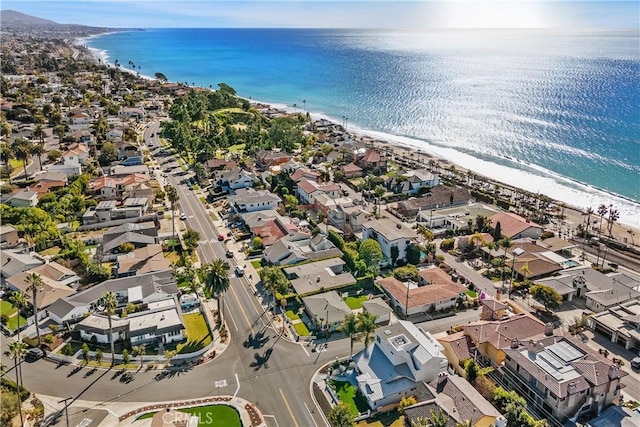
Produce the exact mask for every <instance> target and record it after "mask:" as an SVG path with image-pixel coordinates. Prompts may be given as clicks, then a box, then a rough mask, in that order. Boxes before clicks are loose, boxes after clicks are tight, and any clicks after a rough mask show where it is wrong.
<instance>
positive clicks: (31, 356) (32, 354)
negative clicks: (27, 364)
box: [25, 347, 44, 361]
mask: <svg viewBox="0 0 640 427" xmlns="http://www.w3.org/2000/svg"><path fill="white" fill-rule="evenodd" d="M43 357H44V351H42V350H41V349H39V348H37V347H34V348H30V349H29V350H27V354H26V356H25V359H26V360H27V361H29V360H32V361H36V360H38V359H42V358H43Z"/></svg>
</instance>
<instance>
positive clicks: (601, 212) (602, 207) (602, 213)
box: [597, 203, 609, 234]
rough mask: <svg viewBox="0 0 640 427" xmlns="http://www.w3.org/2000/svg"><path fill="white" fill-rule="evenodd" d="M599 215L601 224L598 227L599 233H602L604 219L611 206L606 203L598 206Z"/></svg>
mask: <svg viewBox="0 0 640 427" xmlns="http://www.w3.org/2000/svg"><path fill="white" fill-rule="evenodd" d="M597 212H598V215H599V216H600V226H599V227H598V234H601V233H602V219H603V218H604V216H605V215H606V214H607V212H609V208H608V207H607V205H605V204H604V203H603V204H601V205H600V206H598V211H597Z"/></svg>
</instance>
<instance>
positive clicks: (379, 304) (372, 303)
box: [362, 297, 393, 325]
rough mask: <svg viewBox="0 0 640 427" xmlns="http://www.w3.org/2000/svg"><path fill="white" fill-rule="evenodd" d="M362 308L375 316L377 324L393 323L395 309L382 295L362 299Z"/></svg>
mask: <svg viewBox="0 0 640 427" xmlns="http://www.w3.org/2000/svg"><path fill="white" fill-rule="evenodd" d="M362 309H363V311H365V312H367V313H370V314H371V315H373V316H375V318H376V323H377V324H382V325H386V324H388V323H391V319H392V317H391V315H392V313H393V309H392V308H391V307H389V305H388V304H387V303H386V302H384V300H383V299H382V298H380V297H378V298H371V299H369V300H366V301H362Z"/></svg>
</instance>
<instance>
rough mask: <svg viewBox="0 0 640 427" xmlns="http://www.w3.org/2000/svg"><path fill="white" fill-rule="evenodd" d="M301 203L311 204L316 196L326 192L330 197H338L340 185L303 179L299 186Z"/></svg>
mask: <svg viewBox="0 0 640 427" xmlns="http://www.w3.org/2000/svg"><path fill="white" fill-rule="evenodd" d="M297 192H298V197H299V199H300V203H302V204H303V205H311V204H313V203H314V199H315V197H316V196H318V195H320V194H326V195H327V196H328V197H329V198H332V199H336V198H338V197H340V186H339V185H338V184H335V183H333V182H327V183H323V184H319V183H317V182H315V181H309V180H308V179H301V180H300V181H299V182H298V187H297Z"/></svg>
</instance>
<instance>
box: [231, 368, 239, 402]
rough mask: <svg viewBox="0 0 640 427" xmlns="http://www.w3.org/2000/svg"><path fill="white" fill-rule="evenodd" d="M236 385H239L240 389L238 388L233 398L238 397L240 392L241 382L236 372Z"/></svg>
mask: <svg viewBox="0 0 640 427" xmlns="http://www.w3.org/2000/svg"><path fill="white" fill-rule="evenodd" d="M236 383H237V384H238V388H236V392H235V393H233V397H236V395H237V394H238V392H239V391H240V380H239V379H238V373H237V372H236Z"/></svg>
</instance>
